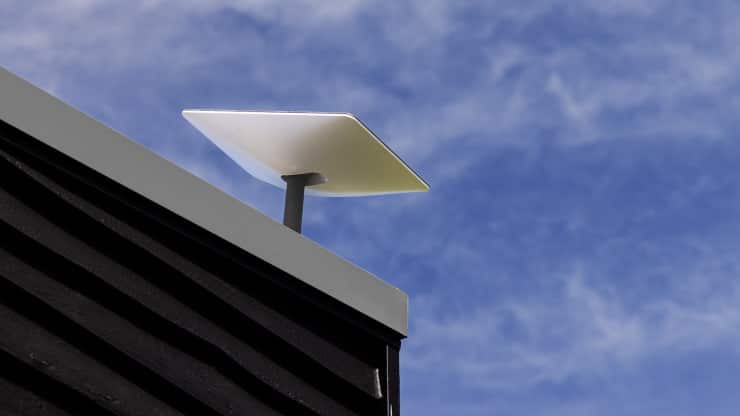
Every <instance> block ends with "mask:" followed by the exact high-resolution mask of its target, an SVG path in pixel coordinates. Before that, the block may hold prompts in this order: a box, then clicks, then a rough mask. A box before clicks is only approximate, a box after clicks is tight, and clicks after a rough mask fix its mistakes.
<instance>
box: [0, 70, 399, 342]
mask: <svg viewBox="0 0 740 416" xmlns="http://www.w3.org/2000/svg"><path fill="white" fill-rule="evenodd" d="M0 119H2V120H3V121H5V122H6V123H8V124H10V125H12V126H14V127H15V128H17V129H19V130H21V131H23V132H24V133H26V134H28V135H30V136H32V137H34V138H36V139H38V140H40V141H41V142H43V143H46V144H47V145H49V146H51V147H52V148H54V149H56V150H58V151H60V152H62V153H64V154H66V155H67V156H69V157H71V158H73V159H75V160H77V161H78V162H80V163H82V164H84V165H86V166H88V167H90V168H92V169H94V170H96V171H97V172H99V173H101V174H103V175H104V176H106V177H108V178H110V179H112V180H114V181H116V182H118V183H120V184H121V185H123V186H125V187H127V188H129V189H131V190H133V191H134V192H136V193H138V194H140V195H142V196H144V197H146V198H148V199H150V200H152V201H153V202H155V203H157V204H159V205H161V206H163V207H165V208H167V209H169V210H170V211H172V212H174V213H175V214H177V215H180V216H182V217H184V218H185V219H187V220H189V221H191V222H193V223H195V224H197V225H199V226H201V227H203V228H205V229H207V230H208V231H210V232H212V233H214V234H215V235H217V236H219V237H221V238H223V239H224V240H226V241H228V242H230V243H232V244H234V245H236V246H237V247H240V248H241V249H243V250H245V251H247V252H249V253H251V254H253V255H255V256H257V257H259V258H261V259H263V260H265V261H267V262H268V263H270V264H272V265H274V266H276V267H278V268H279V269H281V270H283V271H284V272H286V273H288V274H290V275H291V276H294V277H295V278H297V279H299V280H301V281H303V282H304V283H307V284H309V285H310V286H312V287H314V288H316V289H318V290H319V291H321V292H323V293H326V294H327V295H329V296H331V297H333V298H334V299H336V300H338V301H340V302H342V303H344V304H346V305H348V306H350V307H351V308H353V309H355V310H357V311H359V312H361V313H362V314H364V315H366V316H368V317H370V318H372V319H374V320H376V321H378V322H380V323H381V324H383V325H385V326H387V327H388V328H390V329H392V330H394V331H396V332H398V333H399V334H401V335H403V336H406V335H407V334H408V296H407V295H406V293H404V292H403V291H401V290H400V289H398V288H396V287H393V286H391V285H390V284H388V283H386V282H384V281H383V280H381V279H379V278H377V277H376V276H374V275H373V274H371V273H369V272H367V271H365V270H363V269H361V268H360V267H358V266H356V265H354V264H352V263H350V262H349V261H347V260H344V259H342V258H340V257H338V256H337V255H335V254H333V253H331V252H330V251H329V250H327V249H326V248H324V247H322V246H320V245H318V244H317V243H315V242H313V241H311V240H309V239H307V238H305V237H303V236H302V235H300V234H297V233H295V232H293V231H292V230H290V229H288V228H287V227H285V226H283V225H282V224H279V223H277V222H275V221H273V220H272V219H271V218H269V217H267V216H266V215H264V214H262V213H260V212H259V211H257V210H255V209H254V208H252V207H250V206H248V205H246V204H244V203H242V202H241V201H239V200H237V199H236V198H234V197H232V196H230V195H228V194H226V193H224V192H223V191H221V190H219V189H217V188H216V187H214V186H213V185H211V184H209V183H207V182H205V181H203V180H202V179H200V178H198V177H196V176H195V175H193V174H191V173H189V172H187V171H186V170H184V169H183V168H181V167H179V166H177V165H175V164H174V163H172V162H170V161H168V160H166V159H164V158H162V157H160V156H158V155H156V154H154V153H153V152H152V151H150V150H149V149H147V148H145V147H144V146H142V145H140V144H138V143H135V142H133V141H132V140H130V139H128V138H127V137H125V136H124V135H122V134H120V133H118V132H116V131H115V130H113V129H111V128H109V127H107V126H105V125H104V124H102V123H100V122H99V121H97V120H95V119H93V118H92V117H90V116H88V115H86V114H84V113H82V112H81V111H79V110H77V109H75V108H73V107H72V106H70V105H69V104H66V103H64V102H63V101H61V100H59V99H57V98H56V97H54V96H52V95H50V94H48V93H47V92H45V91H43V90H41V89H40V88H38V87H36V86H34V85H33V84H31V83H29V82H28V81H25V80H24V79H22V78H20V77H18V76H16V75H14V74H12V73H11V72H9V71H8V70H6V69H5V68H2V67H0ZM132 166H135V168H132Z"/></svg>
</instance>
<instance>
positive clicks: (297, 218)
mask: <svg viewBox="0 0 740 416" xmlns="http://www.w3.org/2000/svg"><path fill="white" fill-rule="evenodd" d="M282 178H283V180H284V181H285V183H286V184H287V189H286V190H285V209H284V210H283V224H285V225H286V226H287V227H289V228H290V229H292V230H293V231H295V232H297V233H300V232H301V223H302V222H303V194H304V191H305V189H306V187H307V186H311V185H318V184H320V183H324V182H326V179H325V178H324V177H323V176H321V175H319V174H318V173H301V174H298V175H284V176H282Z"/></svg>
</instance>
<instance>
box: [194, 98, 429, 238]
mask: <svg viewBox="0 0 740 416" xmlns="http://www.w3.org/2000/svg"><path fill="white" fill-rule="evenodd" d="M182 115H183V117H185V119H186V120H188V121H189V122H190V123H191V124H192V125H193V126H195V128H197V129H198V130H200V132H201V133H203V134H204V135H205V136H206V137H207V138H208V139H209V140H210V141H211V142H213V143H214V144H215V145H216V146H218V147H219V148H220V149H221V150H222V151H223V152H224V153H226V155H227V156H229V157H230V158H231V159H233V160H234V161H235V162H236V163H237V164H238V165H239V166H241V167H242V168H243V169H244V170H246V171H247V172H248V173H249V174H250V175H252V176H254V177H255V178H257V179H259V180H261V181H264V182H267V183H269V184H272V185H275V186H277V187H279V188H285V189H286V197H285V212H284V219H283V223H284V224H285V225H287V226H288V227H290V228H292V229H293V230H295V231H297V232H301V219H302V213H303V195H304V191H305V193H307V194H309V195H317V196H364V195H379V194H394V193H405V192H425V191H428V190H429V185H427V184H426V182H424V180H423V179H421V177H419V175H417V174H416V173H414V171H413V170H411V168H409V167H408V165H406V163H404V162H403V160H401V159H400V158H399V157H398V156H396V154H395V153H393V152H392V151H391V150H390V149H389V148H388V146H386V145H385V144H384V143H383V142H382V141H381V140H380V139H379V138H378V137H377V136H375V134H373V132H371V131H370V129H368V128H367V127H365V125H364V124H362V122H361V121H360V120H359V119H357V118H356V117H355V116H353V115H351V114H344V113H300V112H265V111H232V110H183V112H182Z"/></svg>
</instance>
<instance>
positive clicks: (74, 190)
mask: <svg viewBox="0 0 740 416" xmlns="http://www.w3.org/2000/svg"><path fill="white" fill-rule="evenodd" d="M132 168H134V169H135V167H132ZM154 179H156V178H154ZM183 203H187V201H183ZM0 236H2V237H1V238H0V364H3V363H5V364H7V365H2V366H0V395H2V398H0V414H3V412H6V413H9V414H17V413H20V414H81V413H84V414H91V413H93V414H105V413H106V412H108V413H110V414H123V415H134V414H137V415H138V414H142V415H143V414H146V415H159V414H161V415H169V414H198V415H208V414H213V415H217V414H222V415H226V414H234V415H241V414H265V415H269V414H290V415H294V414H295V415H300V414H326V415H352V414H358V415H359V414H368V415H387V414H390V407H391V406H392V407H393V414H394V415H398V414H399V409H398V349H399V347H400V339H401V336H400V335H398V334H397V333H395V332H393V331H391V330H389V329H388V328H386V327H384V326H382V325H380V324H378V323H377V322H374V321H372V320H370V319H368V318H366V317H364V316H363V315H361V314H359V313H357V312H356V311H354V310H352V309H350V308H348V307H346V306H345V305H342V304H341V303H339V302H337V301H335V300H334V299H331V298H330V297H328V296H327V295H325V294H322V293H320V292H318V291H317V290H316V289H314V288H311V287H309V286H307V285H305V284H304V283H302V282H300V281H298V280H297V279H295V278H292V277H291V276H289V275H286V274H285V273H283V272H281V271H279V270H277V269H276V268H274V267H272V266H271V265H269V264H266V263H265V262H263V261H261V260H259V259H257V258H255V257H254V256H252V255H250V254H249V253H246V252H244V251H243V250H241V249H239V248H237V247H234V246H232V245H230V244H229V243H227V242H225V241H223V240H222V239H219V238H218V237H216V236H214V235H212V234H210V233H209V232H208V231H207V230H204V229H201V228H199V227H197V226H195V225H194V224H192V223H189V222H187V221H185V220H183V219H182V218H180V217H178V216H176V215H174V214H172V213H171V212H169V211H167V210H165V209H163V208H161V207H160V206H158V205H156V204H153V203H152V202H151V201H149V200H146V199H145V198H143V197H141V196H139V195H138V194H135V193H133V192H131V191H130V190H128V189H126V188H123V187H121V186H120V185H118V184H116V183H114V182H112V181H110V180H108V179H107V178H105V177H103V176H102V175H100V174H98V173H97V172H94V171H91V170H90V169H87V168H86V167H84V166H82V165H80V164H79V163H76V162H74V161H72V160H70V159H69V158H67V157H66V156H64V155H62V154H60V153H58V152H56V151H54V150H53V149H50V148H48V147H47V146H45V145H43V144H42V143H40V142H38V141H36V140H34V139H33V138H31V137H28V136H26V135H24V134H22V133H21V132H18V131H17V130H15V129H14V128H12V127H10V126H8V125H6V124H1V125H0ZM4 368H14V369H16V371H12V372H9V371H4V370H1V369H4ZM19 409H20V410H19Z"/></svg>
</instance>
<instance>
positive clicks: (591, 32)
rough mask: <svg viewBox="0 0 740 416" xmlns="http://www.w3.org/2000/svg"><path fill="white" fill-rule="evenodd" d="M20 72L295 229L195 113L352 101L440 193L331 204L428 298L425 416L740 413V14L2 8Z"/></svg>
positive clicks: (162, 5) (410, 373)
mask: <svg viewBox="0 0 740 416" xmlns="http://www.w3.org/2000/svg"><path fill="white" fill-rule="evenodd" d="M0 22H2V23H0V65H2V66H4V67H5V68H7V69H8V70H10V71H12V72H15V73H16V74H18V75H20V76H22V77H24V78H26V79H27V80H29V81H31V82H32V83H34V84H36V85H38V86H39V87H41V88H43V89H45V90H46V91H49V92H50V93H52V94H54V95H55V96H57V97H59V98H61V99H62V100H64V101H66V102H68V103H70V104H72V105H73V106H75V107H77V108H79V109H80V110H82V111H84V112H86V113H88V114H90V115H92V116H93V117H95V118H97V119H98V120H100V121H102V122H103V123H105V124H107V125H109V126H111V127H113V128H114V129H116V130H118V131H120V132H122V133H124V134H125V135H127V136H128V137H130V138H132V139H133V140H135V141H137V142H139V143H141V144H143V145H144V146H147V147H148V148H150V149H151V150H152V151H154V152H156V153H157V154H159V155H162V156H164V157H165V158H167V159H169V160H171V161H173V162H175V163H177V164H178V165H180V166H182V167H183V168H185V169H187V170H189V171H190V172H192V173H194V174H196V175H198V176H200V177H201V178H204V179H205V180H207V181H209V182H210V183H212V184H214V185H215V186H217V187H219V188H220V189H222V190H224V191H225V192H227V193H229V194H231V195H233V196H234V197H236V198H238V199H240V200H242V201H243V202H244V203H245V204H248V205H251V206H253V207H255V208H257V209H258V210H260V211H262V212H264V213H265V214H267V215H269V216H270V217H272V218H273V219H275V220H278V221H279V220H280V217H281V215H282V191H280V190H278V189H275V188H272V187H271V186H270V185H266V184H263V183H260V182H258V181H256V180H254V179H253V178H251V177H250V176H249V175H247V174H246V173H244V172H243V171H242V170H241V169H240V168H239V167H237V166H236V164H235V163H233V162H232V161H230V160H229V159H228V158H227V157H226V156H225V155H224V154H223V153H221V152H220V151H219V150H218V149H216V148H215V147H214V146H213V145H211V144H210V143H209V142H208V141H207V140H206V139H205V138H204V137H203V136H201V135H200V133H198V132H197V131H196V130H195V129H193V128H192V127H191V126H190V125H189V124H188V123H187V122H186V121H185V120H183V119H182V118H181V116H180V110H182V109H183V108H230V109H232V108H233V109H268V110H310V111H337V112H351V113H354V114H356V115H357V116H358V117H360V118H361V119H362V120H363V121H364V122H365V123H366V124H367V125H368V126H369V127H370V128H371V129H372V130H373V131H374V132H375V133H376V134H377V135H378V136H379V137H381V138H382V139H383V141H384V142H385V143H387V144H388V145H389V146H390V147H391V148H392V149H394V150H395V151H396V153H398V154H399V155H400V156H401V157H402V158H403V159H404V160H405V161H406V162H407V163H408V164H409V165H410V166H412V167H413V168H414V170H415V171H417V172H418V173H419V174H420V175H421V176H422V177H423V178H424V179H425V180H426V181H427V182H428V183H429V184H430V185H431V190H430V191H429V192H428V193H418V194H408V195H389V196H380V197H370V198H346V199H338V198H329V199H321V198H315V197H307V200H306V216H305V218H304V233H305V234H306V235H307V236H308V237H309V238H311V239H313V240H315V241H317V242H319V243H320V244H322V245H324V246H325V247H327V248H328V249H330V250H331V251H333V252H335V253H337V254H338V255H340V256H342V257H345V258H347V259H349V260H350V261H352V262H354V263H356V264H357V265H359V266H360V267H362V268H364V269H366V270H368V271H370V272H372V273H373V274H375V275H377V276H379V277H381V278H383V279H384V280H386V281H388V282H390V283H391V284H393V285H395V286H397V287H399V288H401V289H402V290H404V291H405V292H406V293H408V295H409V311H410V315H409V316H410V321H409V325H410V330H409V337H408V339H406V340H405V341H404V344H403V349H402V354H401V379H402V386H401V388H402V393H401V394H402V396H401V401H402V414H404V415H415V416H416V415H418V416H422V415H424V416H426V415H429V416H436V415H471V416H476V415H501V416H504V415H553V416H557V415H573V416H578V415H595V414H598V415H604V416H609V415H668V414H670V415H677V416H678V415H697V414H701V415H731V414H732V415H735V414H737V409H738V408H740V395H738V394H737V386H738V385H739V384H740V257H739V256H738V253H740V174H738V173H739V172H738V162H739V161H740V142H739V141H738V140H737V138H736V134H737V133H736V132H737V131H738V130H739V128H740V122H738V120H740V71H738V69H737V68H739V67H740V3H738V2H736V1H725V0H713V1H681V0H672V1H668V0H539V1H528V0H515V1H506V0H501V1H498V0H490V1H443V0H396V1H389V2H385V1H367V0H344V1H341V2H333V1H327V0H323V1H314V0H292V1H290V0H286V1H273V0H212V1H195V0H190V1H187V0H182V1H166V0H128V1H125V2H113V1H92V0H66V1H59V2H57V1H33V2H28V1H26V0H0Z"/></svg>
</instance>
